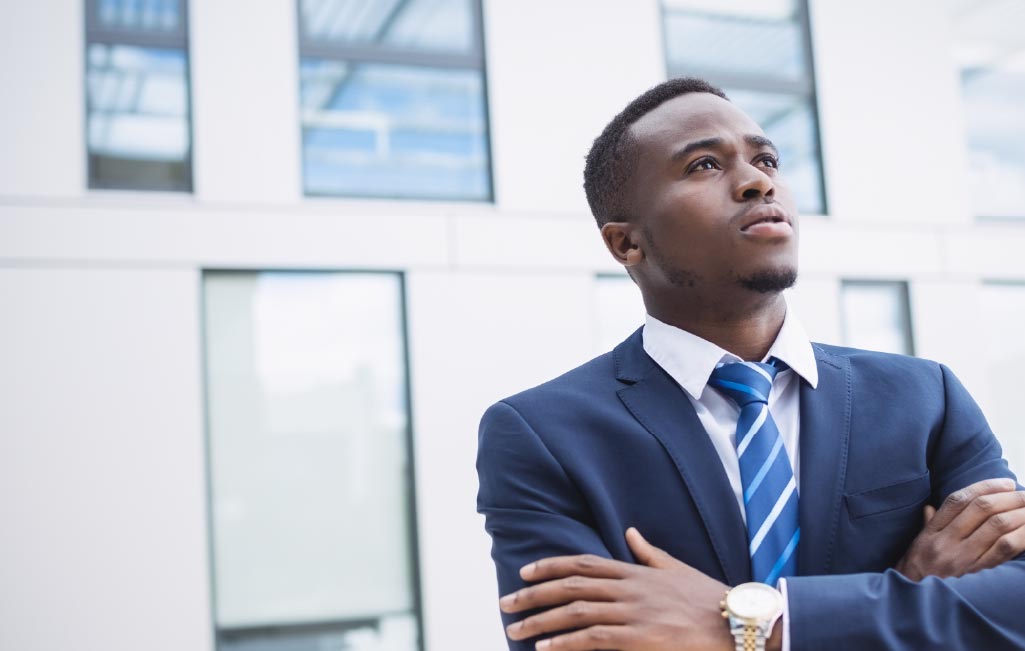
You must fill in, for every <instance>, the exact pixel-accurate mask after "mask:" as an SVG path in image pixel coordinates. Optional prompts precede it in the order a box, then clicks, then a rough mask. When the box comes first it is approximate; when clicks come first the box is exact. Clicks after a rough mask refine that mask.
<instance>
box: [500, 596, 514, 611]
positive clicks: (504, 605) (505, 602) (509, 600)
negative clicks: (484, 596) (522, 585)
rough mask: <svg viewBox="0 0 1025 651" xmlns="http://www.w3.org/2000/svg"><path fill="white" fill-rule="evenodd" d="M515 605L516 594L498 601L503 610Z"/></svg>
mask: <svg viewBox="0 0 1025 651" xmlns="http://www.w3.org/2000/svg"><path fill="white" fill-rule="evenodd" d="M514 603H516V593H513V594H507V595H505V596H504V597H502V598H501V599H499V600H498V605H499V606H500V607H502V608H508V607H509V606H511V605H513V604H514Z"/></svg>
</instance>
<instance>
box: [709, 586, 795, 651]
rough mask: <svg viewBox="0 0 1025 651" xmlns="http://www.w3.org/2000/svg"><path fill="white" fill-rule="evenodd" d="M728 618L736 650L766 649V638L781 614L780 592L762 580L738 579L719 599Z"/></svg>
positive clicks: (724, 614) (753, 650)
mask: <svg viewBox="0 0 1025 651" xmlns="http://www.w3.org/2000/svg"><path fill="white" fill-rule="evenodd" d="M719 607H720V608H722V616H723V619H727V620H729V623H730V633H732V634H733V640H734V642H736V647H734V648H735V649H736V651H765V641H766V640H768V639H769V636H770V635H771V634H772V627H773V626H774V625H775V624H776V620H778V619H779V617H780V615H782V614H783V595H782V594H780V592H779V590H777V589H775V588H773V587H772V586H769V585H766V584H764V583H741V584H740V585H738V586H737V587H735V588H733V589H731V590H727V591H726V598H725V599H723V600H722V601H721V602H719Z"/></svg>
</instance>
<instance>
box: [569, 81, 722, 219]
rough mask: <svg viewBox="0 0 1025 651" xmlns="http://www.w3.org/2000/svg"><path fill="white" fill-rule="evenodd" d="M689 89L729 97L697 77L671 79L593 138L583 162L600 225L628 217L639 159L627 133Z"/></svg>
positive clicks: (632, 104) (636, 101) (586, 184)
mask: <svg viewBox="0 0 1025 651" xmlns="http://www.w3.org/2000/svg"><path fill="white" fill-rule="evenodd" d="M687 93H711V94H713V95H717V96H719V97H721V98H723V99H725V100H729V98H728V97H726V93H724V92H723V91H722V90H721V89H719V88H716V87H715V86H713V85H711V84H710V83H708V82H707V81H705V80H704V79H698V78H697V77H679V78H677V79H670V80H668V81H664V82H662V83H661V84H659V85H657V86H655V87H653V88H649V89H648V90H647V91H645V92H644V93H643V94H641V95H640V96H639V97H637V98H636V99H634V100H633V101H632V102H630V103H629V104H627V105H626V108H624V109H623V110H622V111H620V113H619V115H617V116H616V117H614V118H612V121H611V122H609V123H608V124H607V125H605V129H603V130H602V132H601V135H600V136H598V137H597V138H595V139H594V144H593V145H591V150H590V151H589V152H587V163H586V164H585V165H584V193H585V194H587V203H588V204H590V206H591V213H592V214H593V215H594V219H595V221H597V222H598V228H601V227H602V226H604V225H605V224H607V223H608V222H610V221H628V220H629V219H628V213H629V206H628V205H627V202H628V196H629V193H628V192H627V191H626V190H627V188H626V187H625V186H626V185H627V183H628V182H629V181H630V177H631V175H632V174H633V170H634V167H635V162H636V155H637V151H636V147H634V143H633V142H632V140H631V138H630V137H629V135H628V133H627V132H628V131H629V129H630V127H631V126H632V125H633V124H634V123H635V122H637V120H639V119H640V118H641V117H642V116H644V115H645V114H647V113H650V112H651V111H653V110H654V109H655V108H657V107H658V106H660V105H661V104H663V103H664V102H666V101H668V100H671V99H672V98H674V97H677V96H679V95H686V94H687Z"/></svg>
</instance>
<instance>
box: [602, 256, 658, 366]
mask: <svg viewBox="0 0 1025 651" xmlns="http://www.w3.org/2000/svg"><path fill="white" fill-rule="evenodd" d="M594 289H595V302H596V306H595V307H596V311H597V313H598V318H597V319H595V327H596V333H595V339H596V346H597V348H596V349H595V354H596V355H600V354H602V353H607V352H609V351H610V350H612V349H613V348H615V347H616V346H618V345H619V344H620V342H622V341H623V340H624V339H626V338H627V337H629V336H630V335H631V334H632V333H633V331H634V330H636V329H637V328H639V327H641V326H642V325H644V315H645V310H644V303H643V301H641V292H640V290H639V289H637V285H635V284H634V281H633V280H631V279H630V276H627V275H626V274H625V273H624V274H622V275H616V276H612V275H608V276H606V275H601V276H598V277H597V278H596V279H595V284H594Z"/></svg>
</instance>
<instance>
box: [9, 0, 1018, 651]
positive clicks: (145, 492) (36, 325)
mask: <svg viewBox="0 0 1025 651" xmlns="http://www.w3.org/2000/svg"><path fill="white" fill-rule="evenodd" d="M1022 24H1025V0H949V1H946V2H935V1H934V0H901V1H899V2H884V1H883V0H865V1H863V2H832V1H830V0H762V1H760V2H752V1H750V0H728V1H727V0H714V1H713V0H662V1H661V2H660V1H659V0H260V1H259V2H253V1H251V0H249V1H247V0H216V1H215V0H35V1H33V2H24V1H15V0H7V1H5V2H4V3H3V4H2V6H0V55H2V56H0V89H3V90H4V92H5V93H6V98H7V99H6V100H4V101H3V108H2V109H0V116H2V119H0V648H2V649H12V650H13V649H17V650H19V651H52V650H55V649H71V648H74V649H78V650H81V651H94V650H95V651H100V650H102V651H137V650H139V649H146V650H148V651H213V649H215V648H216V649H220V650H229V651H235V650H245V651H257V650H259V651H284V650H288V651H305V650H307V649H309V650H312V649H318V650H327V649H333V650H342V649H352V650H361V651H370V650H375V651H377V650H381V651H384V650H387V651H413V650H417V651H419V650H423V651H453V650H460V651H461V650H466V651H489V650H490V651H499V650H500V649H503V648H504V639H503V635H502V630H501V627H500V624H499V618H498V610H497V601H496V598H497V593H496V588H495V581H494V572H493V568H492V565H491V561H490V558H489V541H488V539H487V536H486V535H485V533H484V531H483V522H482V518H481V517H480V516H478V515H477V514H476V513H475V493H476V486H477V480H476V474H475V470H474V456H475V451H476V429H477V422H478V419H479V417H480V415H481V414H482V412H483V411H484V409H485V408H486V407H487V406H488V405H489V404H491V403H492V402H494V401H496V400H498V399H500V398H502V397H504V396H506V395H508V394H511V393H513V392H516V391H519V390H521V389H523V388H526V387H528V386H531V385H534V384H536V383H539V382H541V381H543V380H546V379H548V378H550V377H553V376H555V375H556V374H558V373H560V372H562V371H564V370H566V369H568V368H570V367H572V366H574V365H576V364H579V363H581V362H583V361H585V360H587V359H589V358H590V357H592V356H594V355H596V354H599V353H601V352H604V351H605V350H607V349H608V348H609V347H610V346H611V345H613V344H614V343H615V342H617V341H618V340H619V339H621V338H622V337H624V336H625V335H626V334H627V333H628V332H629V331H631V330H632V329H634V328H636V327H637V326H639V325H640V324H641V322H642V321H643V308H642V307H641V305H640V301H639V296H638V295H637V292H636V291H635V289H634V288H633V286H632V284H631V283H630V281H629V280H628V279H627V278H626V276H624V275H623V274H622V271H621V270H620V269H619V268H617V266H616V265H615V264H614V262H613V261H612V260H611V258H610V257H609V256H608V255H607V254H606V253H605V251H604V248H603V246H602V244H601V241H600V238H599V236H598V231H597V229H596V228H595V225H594V222H593V219H592V218H591V216H590V214H589V211H588V208H587V204H586V201H585V199H584V195H583V191H582V188H581V180H582V179H581V172H582V167H583V157H584V154H585V153H586V151H587V149H588V147H589V146H590V143H591V141H592V139H593V138H594V137H595V136H596V135H597V134H598V133H599V132H600V130H601V128H602V127H603V126H604V125H605V123H606V122H607V121H608V120H609V119H610V118H611V117H612V116H613V115H614V114H615V113H616V112H617V111H618V110H619V109H620V108H622V106H623V105H624V104H625V103H626V102H627V101H628V100H629V99H631V98H633V97H634V96H635V95H637V94H639V93H640V92H642V91H643V90H645V89H646V88H648V87H650V86H652V85H654V84H656V83H658V82H659V81H661V80H663V79H665V78H666V77H667V76H670V75H672V76H675V75H686V74H694V75H700V76H705V77H707V78H708V79H709V80H710V81H712V82H713V83H716V84H718V85H721V86H723V87H724V88H725V89H726V91H727V93H729V94H730V95H731V97H732V98H733V99H734V101H736V102H737V103H738V104H740V105H741V106H742V107H744V108H745V109H746V110H748V111H749V112H750V113H751V114H752V115H753V116H754V117H755V118H756V119H757V120H759V121H760V123H762V124H763V126H764V127H765V129H766V131H767V133H768V134H769V135H770V137H772V138H773V139H774V140H776V141H777V143H778V144H779V146H780V149H781V150H782V152H783V156H782V158H783V161H782V166H783V173H784V175H785V176H786V177H787V178H789V179H790V182H791V183H792V185H793V186H794V188H795V191H796V192H797V193H798V196H799V197H800V203H801V209H802V213H803V216H802V224H801V239H802V257H801V278H800V281H799V283H798V286H797V287H796V288H795V289H794V290H793V291H792V292H791V294H790V302H791V305H792V306H793V308H794V309H795V310H797V311H798V313H799V314H800V315H801V318H802V320H803V321H804V323H805V325H806V326H807V328H808V329H809V331H810V333H811V334H812V336H813V338H814V339H817V340H820V341H825V342H831V343H850V344H852V345H858V346H865V347H870V348H879V349H884V350H890V351H895V352H902V353H906V354H914V355H919V356H922V357H927V358H933V359H937V360H940V361H943V362H945V363H947V364H948V365H949V366H950V367H951V368H952V369H953V370H954V371H955V372H956V373H957V374H958V375H959V376H960V378H961V379H962V380H963V382H964V383H965V384H966V385H967V386H968V388H969V389H970V390H971V391H972V393H973V394H974V395H975V397H976V398H977V399H978V401H979V402H980V404H981V405H982V406H983V408H984V410H985V411H986V413H987V414H988V416H989V418H990V421H991V423H992V425H993V428H994V430H995V431H996V432H997V433H998V436H999V437H1000V438H1001V439H1002V441H1003V442H1004V444H1005V451H1006V456H1007V458H1008V459H1009V460H1010V462H1011V463H1012V466H1013V467H1015V468H1016V469H1017V470H1018V471H1019V472H1025V430H1023V428H1022V425H1021V421H1020V419H1019V418H1016V417H1015V411H1016V403H1017V400H1019V399H1020V398H1019V397H1018V395H1017V388H1016V387H1017V381H1016V380H1017V377H1018V374H1017V372H1016V369H1017V368H1018V367H1019V366H1020V365H1021V364H1022V363H1025V339H1023V337H1022V336H1021V332H1022V323H1023V321H1025V113H1023V112H1022V110H1021V107H1022V106H1025V37H1023V36H1022V31H1021V29H1020V26H1021V25H1022Z"/></svg>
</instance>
